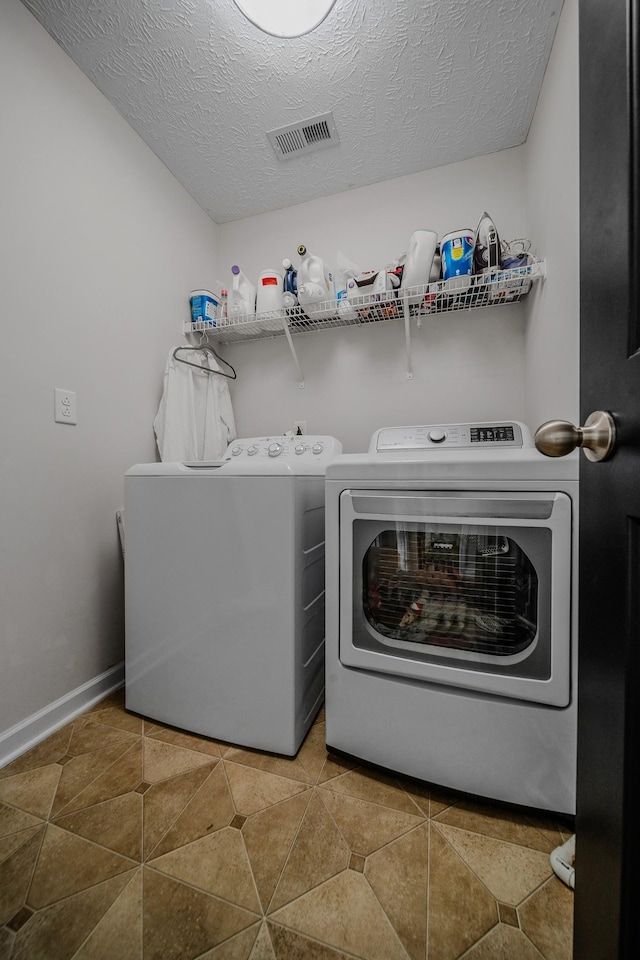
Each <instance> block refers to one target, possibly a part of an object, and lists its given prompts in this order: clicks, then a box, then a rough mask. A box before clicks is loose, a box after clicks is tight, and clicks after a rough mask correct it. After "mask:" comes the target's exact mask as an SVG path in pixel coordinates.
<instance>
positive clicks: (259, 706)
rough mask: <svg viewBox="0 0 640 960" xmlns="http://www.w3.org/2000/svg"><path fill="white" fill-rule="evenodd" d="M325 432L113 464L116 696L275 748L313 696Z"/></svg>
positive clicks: (332, 443) (219, 735) (288, 739)
mask: <svg viewBox="0 0 640 960" xmlns="http://www.w3.org/2000/svg"><path fill="white" fill-rule="evenodd" d="M341 449H342V447H341V444H340V443H339V441H338V440H336V439H335V438H334V437H327V436H304V437H293V438H291V437H288V436H278V437H258V438H249V439H242V440H236V441H234V442H233V443H232V444H231V445H230V446H229V448H228V449H227V451H226V453H225V456H224V458H223V459H222V460H220V461H214V462H211V461H209V462H206V461H202V462H201V461H198V462H191V463H151V464H138V465H136V466H134V467H132V468H131V469H130V470H129V471H128V472H127V474H126V476H125V515H126V519H127V553H126V563H125V627H126V636H125V698H126V706H127V708H128V709H129V710H133V711H135V712H136V713H140V714H142V715H143V716H145V717H149V718H151V719H153V720H158V721H160V722H162V723H167V724H170V725H172V726H175V727H179V728H181V729H183V730H188V731H191V732H193V733H198V734H202V735H204V736H208V737H213V738H215V739H217V740H223V741H227V742H230V743H234V744H238V745H240V746H244V747H251V748H256V749H260V750H266V751H271V752H274V753H280V754H285V755H289V756H291V755H293V754H295V753H296V752H297V750H298V748H299V746H300V744H301V742H302V740H303V738H304V736H305V734H306V732H307V730H308V729H309V726H310V725H311V723H312V721H313V718H314V716H315V714H316V713H317V711H318V709H319V707H320V706H321V704H322V701H323V697H324V606H325V604H324V540H325V533H324V529H325V527H324V475H325V468H326V465H327V463H328V462H329V460H331V459H332V458H333V457H335V456H336V455H337V454H338V453H340V451H341Z"/></svg>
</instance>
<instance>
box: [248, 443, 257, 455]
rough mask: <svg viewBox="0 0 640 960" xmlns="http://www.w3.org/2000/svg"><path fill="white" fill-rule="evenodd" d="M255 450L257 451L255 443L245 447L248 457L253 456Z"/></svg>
mask: <svg viewBox="0 0 640 960" xmlns="http://www.w3.org/2000/svg"><path fill="white" fill-rule="evenodd" d="M257 452H258V448H257V447H256V445H255V443H254V444H252V445H251V446H250V447H247V453H248V454H249V456H250V457H255V455H256V453H257Z"/></svg>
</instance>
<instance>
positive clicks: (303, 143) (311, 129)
mask: <svg viewBox="0 0 640 960" xmlns="http://www.w3.org/2000/svg"><path fill="white" fill-rule="evenodd" d="M267 136H268V137H269V140H270V141H271V146H272V147H273V149H274V150H275V152H276V156H277V157H278V159H279V160H289V159H290V158H291V157H299V156H301V155H302V154H303V153H312V152H314V151H315V150H323V149H324V148H325V147H332V146H333V145H334V144H336V143H339V142H340V137H339V136H338V131H337V130H336V125H335V121H334V119H333V114H332V113H323V114H322V116H320V117H312V118H311V119H310V120H302V121H300V123H291V124H289V126H288V127H280V128H279V129H278V130H269V131H268V132H267Z"/></svg>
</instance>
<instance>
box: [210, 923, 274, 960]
mask: <svg viewBox="0 0 640 960" xmlns="http://www.w3.org/2000/svg"><path fill="white" fill-rule="evenodd" d="M262 926H263V925H262V924H261V923H256V924H254V925H253V926H252V927H248V928H247V929H246V930H243V931H242V932H241V933H237V934H236V935H235V937H230V938H229V940H225V942H224V943H222V944H220V946H219V947H214V948H213V950H207V952H206V953H203V954H202V956H201V957H198V960H272V958H271V955H270V954H269V953H268V952H267V950H266V949H264V947H263V941H262V940H260V943H258V939H259V937H260V932H261V930H262Z"/></svg>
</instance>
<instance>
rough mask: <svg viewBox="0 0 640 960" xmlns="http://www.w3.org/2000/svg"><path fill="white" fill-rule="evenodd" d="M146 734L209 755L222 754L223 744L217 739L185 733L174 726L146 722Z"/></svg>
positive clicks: (175, 745)
mask: <svg viewBox="0 0 640 960" xmlns="http://www.w3.org/2000/svg"><path fill="white" fill-rule="evenodd" d="M145 736H147V737H150V738H151V739H152V740H161V741H162V742H163V743H170V744H172V745H173V746H174V747H185V748H186V749H187V750H195V751H196V752H198V753H206V754H207V756H209V757H216V758H219V757H221V756H222V748H221V745H220V744H219V743H218V742H217V741H216V740H210V739H208V738H207V737H197V736H196V735H195V734H193V733H185V732H184V731H183V730H175V729H173V727H162V726H160V725H154V724H146V725H145Z"/></svg>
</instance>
